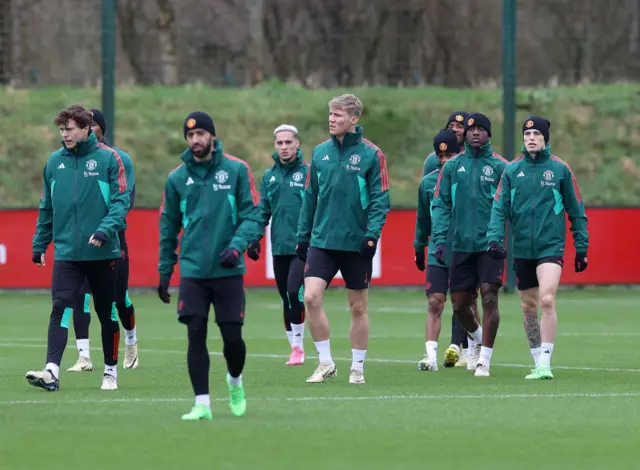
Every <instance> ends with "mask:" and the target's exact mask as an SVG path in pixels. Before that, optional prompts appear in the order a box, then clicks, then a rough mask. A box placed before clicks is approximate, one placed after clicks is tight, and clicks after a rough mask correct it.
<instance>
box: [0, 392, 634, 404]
mask: <svg viewBox="0 0 640 470" xmlns="http://www.w3.org/2000/svg"><path fill="white" fill-rule="evenodd" d="M637 397H640V392H629V393H595V392H594V393H549V394H542V393H506V394H497V393H494V394H474V395H451V394H447V395H364V396H350V397H349V396H338V397H328V396H318V397H314V396H307V397H255V398H252V397H249V401H304V402H308V401H394V400H460V399H463V400H478V399H489V400H504V399H525V398H637ZM185 401H193V398H152V397H149V398H112V399H107V398H101V399H91V398H87V399H79V400H7V401H0V406H13V405H58V404H61V403H73V404H87V403H90V404H115V403H174V402H175V403H177V402H185ZM211 401H214V402H219V401H227V399H226V398H212V399H211Z"/></svg>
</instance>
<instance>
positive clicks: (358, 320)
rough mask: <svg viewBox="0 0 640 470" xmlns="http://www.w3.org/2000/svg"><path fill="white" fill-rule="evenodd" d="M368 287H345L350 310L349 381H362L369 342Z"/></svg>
mask: <svg viewBox="0 0 640 470" xmlns="http://www.w3.org/2000/svg"><path fill="white" fill-rule="evenodd" d="M368 297H369V289H360V290H353V289H347V299H348V301H349V311H350V312H351V328H350V329H349V337H350V338H351V355H352V360H351V369H350V370H349V383H352V384H363V383H364V360H365V357H366V355H367V346H368V344H369V315H368V314H367V300H368Z"/></svg>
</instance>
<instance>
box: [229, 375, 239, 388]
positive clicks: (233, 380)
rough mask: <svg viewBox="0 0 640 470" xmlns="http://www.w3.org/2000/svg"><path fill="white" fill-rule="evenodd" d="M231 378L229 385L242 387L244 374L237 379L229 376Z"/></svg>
mask: <svg viewBox="0 0 640 470" xmlns="http://www.w3.org/2000/svg"><path fill="white" fill-rule="evenodd" d="M227 377H228V378H229V385H242V374H240V375H239V376H237V377H231V375H230V374H227Z"/></svg>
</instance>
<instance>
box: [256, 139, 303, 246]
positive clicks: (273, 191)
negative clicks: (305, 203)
mask: <svg viewBox="0 0 640 470" xmlns="http://www.w3.org/2000/svg"><path fill="white" fill-rule="evenodd" d="M272 157H273V160H274V164H273V166H272V167H271V168H269V169H268V170H267V171H265V172H264V175H263V176H262V180H261V181H260V213H261V216H262V222H263V224H264V225H265V226H267V225H268V224H269V219H271V253H272V254H273V255H275V256H278V255H295V254H296V231H297V229H298V219H299V217H300V208H301V207H302V198H303V195H304V184H305V181H306V180H307V170H308V169H309V165H308V163H307V162H305V161H304V160H303V159H302V151H301V150H300V149H298V152H297V154H296V158H295V159H294V160H293V161H292V162H291V163H282V162H281V161H280V159H279V158H278V154H277V153H274V154H273V156H272Z"/></svg>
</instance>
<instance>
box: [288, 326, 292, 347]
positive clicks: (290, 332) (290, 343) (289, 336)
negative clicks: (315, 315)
mask: <svg viewBox="0 0 640 470" xmlns="http://www.w3.org/2000/svg"><path fill="white" fill-rule="evenodd" d="M292 326H293V325H292ZM287 339H288V340H289V346H293V331H289V330H287Z"/></svg>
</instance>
